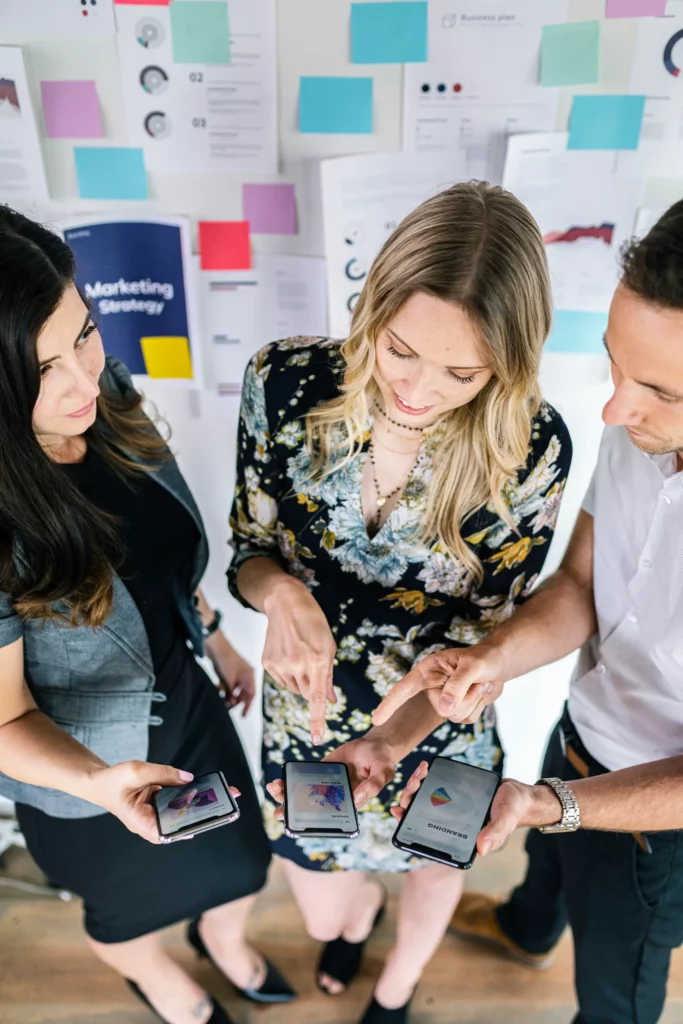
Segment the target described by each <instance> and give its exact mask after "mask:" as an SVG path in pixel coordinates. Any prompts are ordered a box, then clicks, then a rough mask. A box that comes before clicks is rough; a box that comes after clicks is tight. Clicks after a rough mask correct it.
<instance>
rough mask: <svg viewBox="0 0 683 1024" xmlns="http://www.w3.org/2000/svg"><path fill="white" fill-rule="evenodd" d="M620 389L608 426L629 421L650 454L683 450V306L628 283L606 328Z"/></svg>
mask: <svg viewBox="0 0 683 1024" xmlns="http://www.w3.org/2000/svg"><path fill="white" fill-rule="evenodd" d="M605 348H606V349H607V354H608V355H609V357H610V362H611V366H612V382H613V383H614V394H613V396H612V397H611V398H610V400H609V402H608V403H607V405H606V406H605V408H604V409H603V411H602V418H603V420H604V422H605V423H606V424H607V426H619V427H625V428H626V430H627V431H628V434H629V437H630V438H631V441H632V442H633V444H634V445H636V447H637V448H640V449H641V451H644V452H647V453H648V455H663V454H664V453H665V452H680V451H683V310H671V309H662V308H661V307H659V306H655V305H654V304H653V303H651V302H647V301H645V300H644V299H641V298H639V297H638V296H637V295H635V294H634V293H633V292H631V291H629V290H628V288H626V287H625V286H624V285H623V284H620V285H619V287H618V288H617V290H616V292H615V294H614V298H613V300H612V305H611V307H610V313H609V322H608V324H607V331H606V332H605Z"/></svg>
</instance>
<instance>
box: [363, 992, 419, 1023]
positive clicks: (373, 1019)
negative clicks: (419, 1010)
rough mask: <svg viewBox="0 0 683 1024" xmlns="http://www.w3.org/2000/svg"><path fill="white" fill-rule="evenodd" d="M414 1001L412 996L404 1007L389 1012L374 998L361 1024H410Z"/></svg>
mask: <svg viewBox="0 0 683 1024" xmlns="http://www.w3.org/2000/svg"><path fill="white" fill-rule="evenodd" d="M412 1001H413V997H412V996H411V997H410V999H409V1000H408V1002H407V1003H404V1004H403V1006H398V1007H396V1009H394V1010H387V1008H386V1006H382V1004H381V1003H378V1002H377V1000H376V999H375V997H374V996H373V997H372V1000H371V1001H370V1005H369V1006H368V1007H367V1009H366V1011H365V1013H364V1014H363V1016H362V1017H361V1019H360V1022H359V1024H408V1014H409V1012H410V1004H411V1003H412Z"/></svg>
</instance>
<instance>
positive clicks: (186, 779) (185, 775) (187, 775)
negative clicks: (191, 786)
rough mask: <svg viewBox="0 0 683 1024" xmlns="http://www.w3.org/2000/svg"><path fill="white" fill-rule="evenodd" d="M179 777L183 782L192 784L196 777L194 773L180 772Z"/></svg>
mask: <svg viewBox="0 0 683 1024" xmlns="http://www.w3.org/2000/svg"><path fill="white" fill-rule="evenodd" d="M178 777H179V778H180V781H181V782H192V780H193V778H194V775H193V774H192V772H183V771H180V770H179V771H178Z"/></svg>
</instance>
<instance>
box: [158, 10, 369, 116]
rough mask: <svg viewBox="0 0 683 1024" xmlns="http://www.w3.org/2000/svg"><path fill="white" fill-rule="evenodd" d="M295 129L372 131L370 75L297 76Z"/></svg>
mask: <svg viewBox="0 0 683 1024" xmlns="http://www.w3.org/2000/svg"><path fill="white" fill-rule="evenodd" d="M174 2H177V0H174ZM299 131H301V132H335V133H342V134H343V133H345V132H350V133H357V134H363V135H370V134H372V79H371V78H312V77H303V78H301V81H300V89H299Z"/></svg>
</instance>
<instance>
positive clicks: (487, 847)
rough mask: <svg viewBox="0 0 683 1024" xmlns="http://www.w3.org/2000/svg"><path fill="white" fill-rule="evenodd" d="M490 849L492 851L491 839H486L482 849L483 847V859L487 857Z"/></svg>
mask: <svg viewBox="0 0 683 1024" xmlns="http://www.w3.org/2000/svg"><path fill="white" fill-rule="evenodd" d="M490 849H491V840H490V839H485V840H484V842H483V843H482V847H481V853H482V857H485V856H486V854H487V853H488V852H489V850H490Z"/></svg>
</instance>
